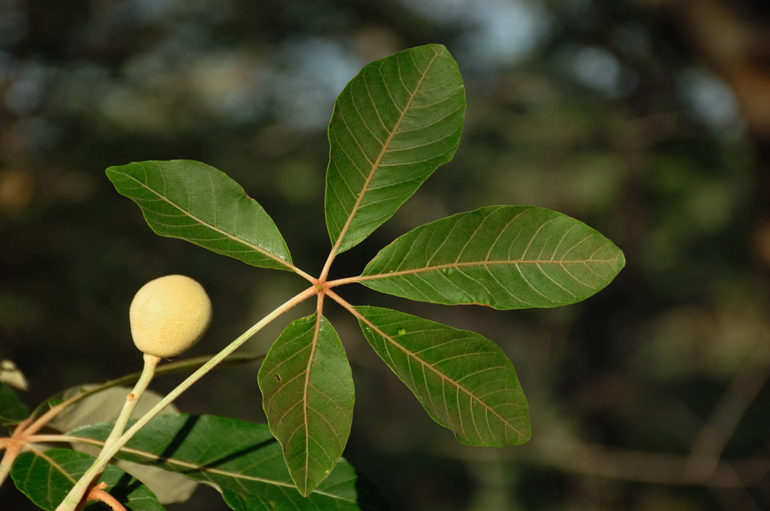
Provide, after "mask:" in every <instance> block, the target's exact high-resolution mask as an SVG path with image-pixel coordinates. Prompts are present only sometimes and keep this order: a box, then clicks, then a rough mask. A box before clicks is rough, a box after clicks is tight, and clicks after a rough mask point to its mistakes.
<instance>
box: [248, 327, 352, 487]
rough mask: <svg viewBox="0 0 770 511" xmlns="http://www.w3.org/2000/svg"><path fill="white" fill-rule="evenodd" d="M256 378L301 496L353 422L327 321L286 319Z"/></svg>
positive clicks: (337, 452)
mask: <svg viewBox="0 0 770 511" xmlns="http://www.w3.org/2000/svg"><path fill="white" fill-rule="evenodd" d="M258 380H259V388H260V390H261V391H262V396H263V398H262V399H263V407H264V409H265V415H267V420H268V424H269V425H270V430H271V431H272V432H273V434H274V435H275V437H276V438H277V439H278V441H279V442H280V443H281V445H282V446H283V455H284V458H285V459H286V464H287V466H288V468H289V472H290V473H291V477H292V479H293V480H294V483H295V484H296V485H297V489H298V490H299V491H300V493H302V494H303V495H307V494H308V493H309V492H310V491H311V490H313V488H315V487H316V486H317V485H318V483H320V482H321V481H323V480H324V479H325V478H326V476H328V475H329V473H331V471H332V469H333V468H334V466H335V464H336V463H337V460H338V459H339V457H340V456H341V455H342V451H343V450H344V449H345V444H346V443H347V440H348V436H349V435H350V425H351V423H352V420H353V401H354V389H353V376H352V373H351V370H350V364H349V363H348V359H347V356H346V355H345V349H344V348H343V346H342V343H341V342H340V339H339V337H338V336H337V332H335V331H334V328H333V327H332V325H331V323H329V322H328V321H327V320H326V318H324V317H320V318H319V316H318V314H313V315H311V316H308V317H305V318H301V319H297V320H295V321H293V322H291V323H290V324H289V325H288V326H287V327H286V328H285V329H284V331H283V332H282V333H281V335H280V336H279V337H278V339H277V340H276V341H275V343H273V346H272V347H271V348H270V351H269V352H268V354H267V357H265V361H264V362H263V363H262V366H261V367H260V369H259V377H258Z"/></svg>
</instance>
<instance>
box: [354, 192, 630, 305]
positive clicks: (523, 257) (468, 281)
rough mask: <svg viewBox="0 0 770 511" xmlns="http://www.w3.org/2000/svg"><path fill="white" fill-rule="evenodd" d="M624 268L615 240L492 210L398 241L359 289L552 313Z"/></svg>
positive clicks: (533, 212) (570, 223)
mask: <svg viewBox="0 0 770 511" xmlns="http://www.w3.org/2000/svg"><path fill="white" fill-rule="evenodd" d="M624 264H625V259H624V257H623V252H622V251H621V250H620V249H619V248H618V247H616V246H615V245H614V244H613V243H612V242H611V241H610V240H608V239H607V238H605V237H604V236H602V235H601V234H600V233H599V232H597V231H595V230H594V229H592V228H591V227H588V226H587V225H585V224H584V223H582V222H580V221H578V220H575V219H574V218H570V217H569V216H567V215H564V214H562V213H558V212H556V211H551V210H549V209H544V208H538V207H533V206H488V207H484V208H480V209H477V210H474V211H469V212H466V213H458V214H456V215H452V216H449V217H446V218H442V219H440V220H436V221H435V222H431V223H428V224H425V225H422V226H420V227H417V228H416V229H413V230H412V231H409V232H408V233H406V234H404V235H403V236H400V237H399V238H397V239H396V240H395V241H394V242H392V243H391V244H390V245H388V246H387V247H385V248H383V249H382V250H381V251H380V252H379V253H378V254H377V255H376V256H375V258H374V259H373V260H372V261H370V262H369V264H368V265H367V266H366V268H364V271H363V273H362V277H361V283H362V284H363V285H365V286H367V287H369V288H371V289H374V290H377V291H380V292H383V293H388V294H392V295H396V296H401V297H404V298H409V299H412V300H419V301H425V302H433V303H443V304H451V305H457V304H480V305H489V306H491V307H494V308H496V309H520V308H530V307H555V306H559V305H566V304H570V303H574V302H579V301H581V300H584V299H586V298H588V297H589V296H591V295H593V294H594V293H596V292H597V291H599V290H600V289H602V288H603V287H605V286H606V285H607V284H609V283H610V282H611V281H612V279H613V278H615V275H617V274H618V272H619V271H620V270H621V268H623V266H624Z"/></svg>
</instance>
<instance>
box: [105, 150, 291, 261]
mask: <svg viewBox="0 0 770 511" xmlns="http://www.w3.org/2000/svg"><path fill="white" fill-rule="evenodd" d="M106 172H107V177H108V178H109V179H110V181H112V184H113V185H114V186H115V189H116V190H117V191H118V192H119V193H120V194H121V195H124V196H126V197H128V198H129V199H131V200H132V201H134V202H135V203H136V204H137V205H138V206H139V208H140V209H141V210H142V214H143V215H144V219H145V221H146V222H147V224H148V225H149V226H150V228H151V229H152V230H153V231H155V233H156V234H159V235H161V236H167V237H170V238H181V239H183V240H186V241H189V242H190V243H194V244H196V245H199V246H201V247H203V248H206V249H208V250H211V251H212V252H216V253H217V254H222V255H226V256H228V257H232V258H234V259H238V260H239V261H242V262H244V263H246V264H250V265H252V266H258V267H260V268H274V269H279V270H287V269H290V267H289V265H290V264H291V255H290V254H289V249H288V248H287V247H286V242H285V241H284V239H283V237H282V236H281V233H280V232H278V228H277V227H276V226H275V224H274V223H273V220H272V219H271V218H270V217H269V216H268V214H267V213H266V212H265V210H264V209H263V208H262V206H260V205H259V203H257V201H255V200H254V199H252V198H251V197H249V196H248V195H247V194H246V192H245V191H244V190H243V188H241V186H240V185H239V184H238V183H236V182H235V181H233V180H232V179H231V178H230V177H229V176H228V175H227V174H225V173H224V172H222V171H220V170H218V169H216V168H214V167H212V166H210V165H206V164H205V163H201V162H197V161H192V160H170V161H143V162H134V163H129V164H127V165H119V166H114V167H109V168H108V169H107V171H106Z"/></svg>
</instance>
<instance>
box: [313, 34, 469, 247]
mask: <svg viewBox="0 0 770 511" xmlns="http://www.w3.org/2000/svg"><path fill="white" fill-rule="evenodd" d="M464 115H465V90H464V87H463V81H462V77H461V76H460V71H459V70H458V68H457V63H456V62H455V61H454V59H452V56H451V55H450V54H449V52H448V51H447V49H446V48H445V47H443V46H441V45H437V44H430V45H426V46H418V47H416V48H410V49H408V50H404V51H401V52H399V53H396V54H394V55H391V56H389V57H386V58H384V59H381V60H377V61H374V62H372V63H370V64H368V65H366V66H365V67H364V68H363V69H362V70H361V72H360V73H359V74H358V75H357V76H356V77H355V78H353V79H352V80H351V81H350V83H348V85H347V86H346V87H345V88H344V89H343V91H342V93H340V95H339V97H338V98H337V102H336V103H335V105H334V113H333V114H332V118H331V121H330V123H329V146H330V150H329V165H328V168H327V171H326V195H325V210H326V226H327V229H328V231H329V237H330V238H331V242H332V245H335V244H338V245H337V246H336V250H337V252H343V251H345V250H348V249H349V248H351V247H354V246H355V245H357V244H358V243H360V242H361V241H362V240H363V239H364V238H366V237H367V236H368V235H369V234H371V232H372V231H374V230H375V229H376V228H377V227H379V226H380V225H381V224H382V223H384V222H385V221H386V220H387V219H388V218H390V217H391V216H393V214H394V213H395V212H396V211H397V210H398V208H399V207H400V206H401V205H402V204H403V203H404V202H405V201H406V200H407V199H408V198H409V197H411V196H412V194H414V192H415V191H417V189H418V188H419V187H420V185H421V184H422V183H423V182H424V181H425V180H426V179H427V178H428V177H429V176H430V175H431V174H432V173H433V171H435V170H436V168H437V167H438V166H439V165H441V164H443V163H446V162H447V161H449V160H451V159H452V156H453V155H454V153H455V150H456V149H457V146H458V144H459V141H460V133H461V131H462V126H463V118H464Z"/></svg>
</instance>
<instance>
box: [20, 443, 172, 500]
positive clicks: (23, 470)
mask: <svg viewBox="0 0 770 511" xmlns="http://www.w3.org/2000/svg"><path fill="white" fill-rule="evenodd" d="M93 461H94V458H93V457H91V456H89V455H87V454H83V453H82V452H77V451H72V450H70V449H58V448H57V449H48V450H46V451H44V452H41V451H27V452H23V453H21V454H20V455H19V457H18V458H16V461H15V462H14V464H13V468H12V469H11V477H12V478H13V482H14V484H15V485H16V488H18V489H19V491H21V492H22V493H23V494H24V495H26V496H27V497H28V498H29V500H31V501H32V502H33V503H35V504H36V505H37V506H39V507H40V508H42V509H45V510H47V511H54V510H55V509H56V507H57V506H58V505H59V503H60V502H61V501H62V500H63V499H64V497H65V496H66V495H67V492H69V490H70V488H72V486H73V485H74V484H75V481H77V480H78V479H79V478H80V476H81V475H83V474H84V473H85V471H86V470H88V467H90V466H91V463H93ZM100 481H104V482H105V483H107V491H108V492H109V494H110V495H112V496H113V497H114V498H115V499H117V500H118V501H120V502H122V503H124V504H125V505H126V506H127V507H128V508H129V509H131V510H132V511H161V510H163V506H162V505H161V504H160V503H159V502H158V500H157V499H156V498H155V495H153V494H152V492H151V491H150V490H148V489H147V487H146V486H144V485H142V484H141V483H140V482H138V481H137V480H136V479H134V478H132V477H130V476H128V475H127V474H126V473H125V472H123V471H122V470H120V469H119V468H116V467H114V466H111V465H108V466H107V468H106V470H105V471H104V474H103V475H102V477H101V478H100Z"/></svg>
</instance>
